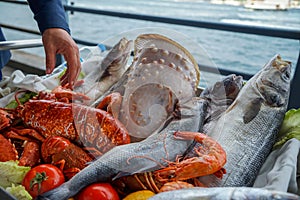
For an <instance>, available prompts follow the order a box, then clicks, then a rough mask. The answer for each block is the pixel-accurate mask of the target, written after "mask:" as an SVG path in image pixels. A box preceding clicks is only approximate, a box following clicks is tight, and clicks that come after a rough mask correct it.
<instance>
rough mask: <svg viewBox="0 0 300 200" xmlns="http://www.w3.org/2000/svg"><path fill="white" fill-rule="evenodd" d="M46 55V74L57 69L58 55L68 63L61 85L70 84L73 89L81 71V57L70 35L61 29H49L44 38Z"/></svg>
mask: <svg viewBox="0 0 300 200" xmlns="http://www.w3.org/2000/svg"><path fill="white" fill-rule="evenodd" d="M42 40H43V44H44V48H45V53H46V74H49V73H51V72H52V71H53V69H54V68H55V64H56V63H55V62H56V54H62V55H63V56H64V58H65V60H66V62H67V66H68V67H67V71H66V73H65V74H64V76H63V77H62V78H61V84H62V85H64V84H66V83H69V86H70V88H71V89H72V88H73V86H74V83H75V82H76V80H77V78H78V76H79V73H80V69H81V63H80V55H79V49H78V46H77V44H76V43H75V42H74V40H73V39H72V37H71V36H70V35H69V33H68V32H67V31H65V30H63V29H60V28H49V29H47V30H45V31H44V33H43V36H42Z"/></svg>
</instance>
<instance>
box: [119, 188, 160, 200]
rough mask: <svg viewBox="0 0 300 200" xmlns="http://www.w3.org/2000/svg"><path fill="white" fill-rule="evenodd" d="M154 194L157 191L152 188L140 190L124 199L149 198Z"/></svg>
mask: <svg viewBox="0 0 300 200" xmlns="http://www.w3.org/2000/svg"><path fill="white" fill-rule="evenodd" d="M153 195H155V193H154V192H152V191H150V190H140V191H137V192H133V193H131V194H129V195H127V196H126V197H125V198H124V199H123V200H147V199H148V198H150V197H152V196H153Z"/></svg>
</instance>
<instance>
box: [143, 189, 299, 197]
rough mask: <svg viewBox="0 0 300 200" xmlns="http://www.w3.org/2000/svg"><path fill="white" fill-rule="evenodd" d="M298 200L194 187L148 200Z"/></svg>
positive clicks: (271, 193)
mask: <svg viewBox="0 0 300 200" xmlns="http://www.w3.org/2000/svg"><path fill="white" fill-rule="evenodd" d="M200 199H203V200H231V199H232V200H233V199H238V200H248V199H265V200H279V199H280V200H298V199H299V196H298V195H295V194H291V193H286V192H280V191H272V190H267V189H260V188H250V187H214V188H203V187H194V188H188V189H181V190H175V191H170V192H162V193H159V194H156V195H154V196H153V197H150V198H149V200H200Z"/></svg>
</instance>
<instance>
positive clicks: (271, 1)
mask: <svg viewBox="0 0 300 200" xmlns="http://www.w3.org/2000/svg"><path fill="white" fill-rule="evenodd" d="M244 7H245V8H248V9H253V10H288V9H289V8H290V1H289V0H248V1H247V2H246V3H245V4H244Z"/></svg>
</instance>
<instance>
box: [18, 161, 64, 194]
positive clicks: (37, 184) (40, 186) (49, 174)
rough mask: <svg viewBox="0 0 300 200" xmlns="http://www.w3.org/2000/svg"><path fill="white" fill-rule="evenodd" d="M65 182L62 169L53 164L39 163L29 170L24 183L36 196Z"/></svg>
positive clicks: (30, 192)
mask: <svg viewBox="0 0 300 200" xmlns="http://www.w3.org/2000/svg"><path fill="white" fill-rule="evenodd" d="M64 182H65V177H64V175H63V173H62V171H61V170H60V169H58V168H57V167H55V166H54V165H51V164H42V165H38V166H36V167H34V168H32V169H31V170H29V171H28V172H27V174H26V175H25V177H24V179H23V181H22V185H23V186H24V187H25V189H26V190H27V191H28V192H29V194H30V195H31V196H32V197H33V198H35V197H36V196H38V195H39V194H43V193H45V192H47V191H49V190H52V189H54V188H56V187H58V186H59V185H61V184H63V183H64Z"/></svg>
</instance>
